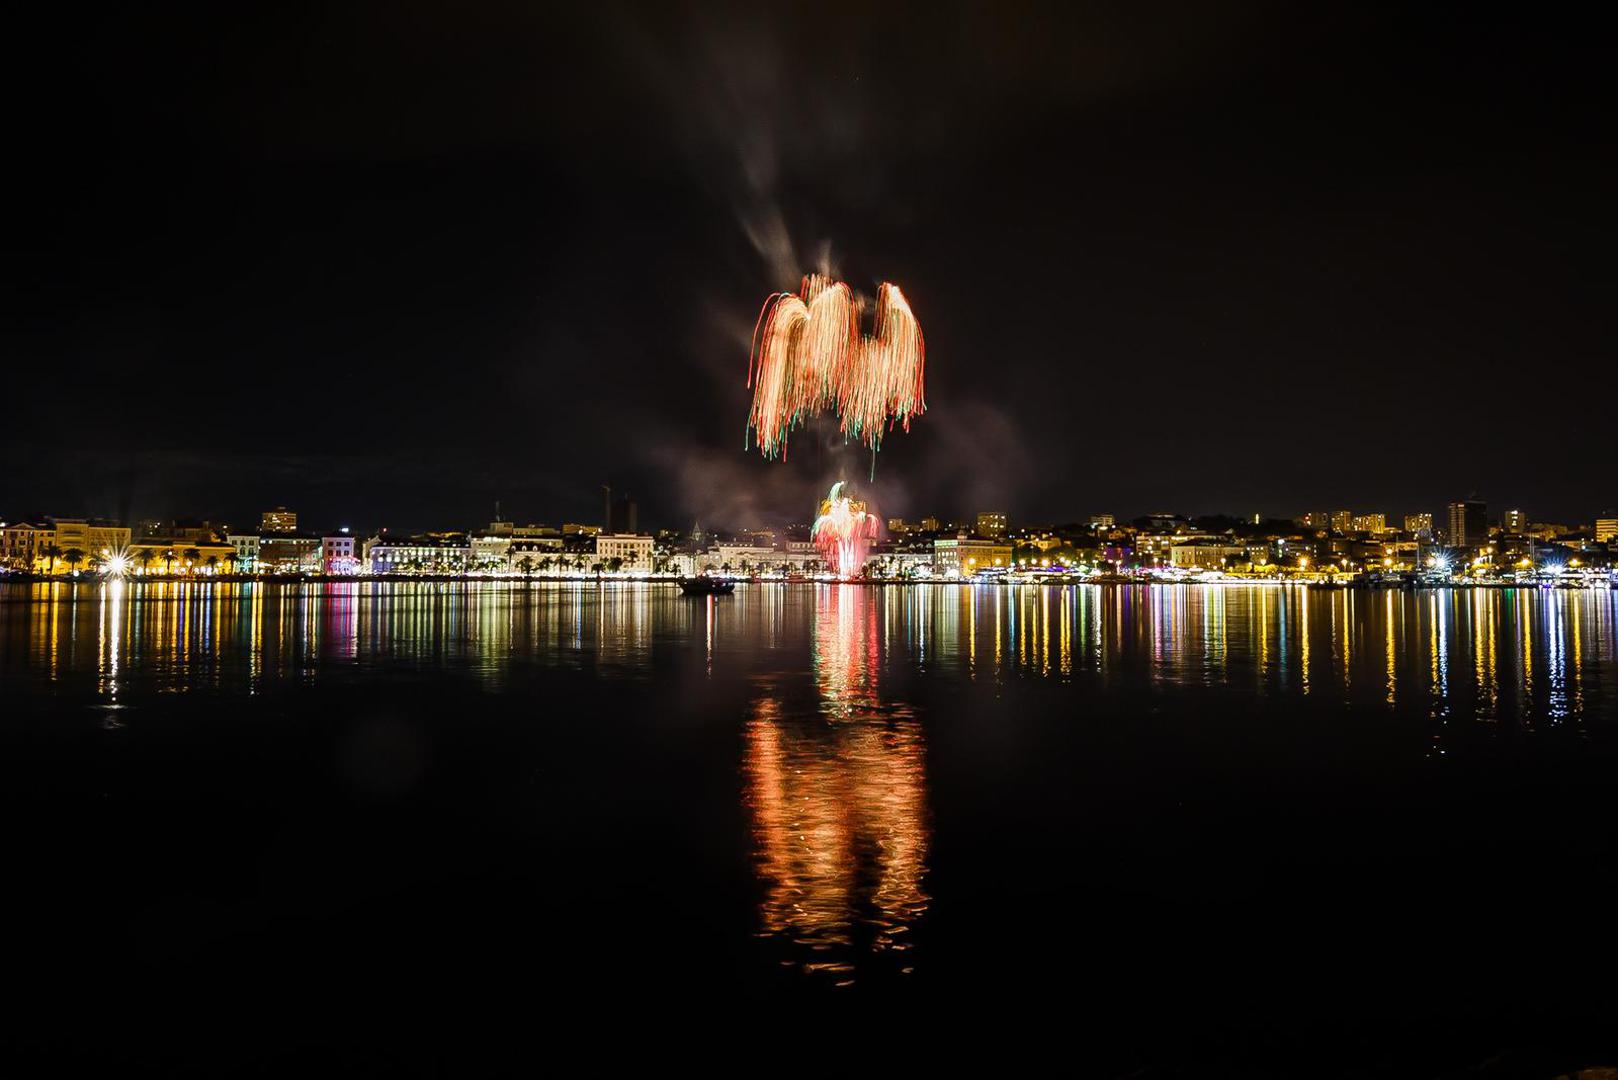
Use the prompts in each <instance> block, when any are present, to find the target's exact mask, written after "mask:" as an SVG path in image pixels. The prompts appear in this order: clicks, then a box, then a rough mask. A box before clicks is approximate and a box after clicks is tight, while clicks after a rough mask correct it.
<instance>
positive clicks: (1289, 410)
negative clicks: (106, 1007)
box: [0, 3, 1618, 529]
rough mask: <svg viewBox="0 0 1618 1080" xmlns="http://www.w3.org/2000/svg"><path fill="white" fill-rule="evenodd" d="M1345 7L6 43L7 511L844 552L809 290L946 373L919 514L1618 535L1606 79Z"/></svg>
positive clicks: (1533, 49)
mask: <svg viewBox="0 0 1618 1080" xmlns="http://www.w3.org/2000/svg"><path fill="white" fill-rule="evenodd" d="M1316 7H1317V5H1296V4H1285V3H1277V4H1273V5H1254V6H1250V7H1248V6H1243V5H1237V4H1224V5H1212V4H1187V5H1184V6H1182V7H1176V6H1162V5H1108V6H1106V7H1100V6H1098V7H1095V8H1088V7H1083V6H1079V5H1069V4H1062V5H1057V6H1053V7H1051V8H1048V9H1034V8H1028V9H1018V8H1016V7H1014V6H1012V5H1006V4H979V5H973V6H970V7H965V8H959V9H956V8H949V7H946V6H942V5H937V4H932V3H927V4H917V5H913V6H903V7H902V6H898V5H889V4H875V5H863V4H862V5H848V6H842V5H836V4H827V3H816V4H812V5H801V6H792V5H784V4H749V5H744V6H738V7H735V8H731V9H721V8H720V7H718V6H715V5H708V4H700V5H699V4H693V5H680V4H658V5H647V6H646V7H645V8H644V9H642V8H638V7H633V6H610V5H594V4H585V5H570V6H569V7H568V8H567V9H561V8H558V9H557V10H554V11H553V10H549V8H550V5H544V4H532V3H523V4H510V5H499V4H487V3H482V4H470V3H469V4H442V5H412V4H397V3H389V4H378V5H375V6H359V7H351V6H347V5H340V4H330V5H309V6H297V7H294V6H290V5H264V6H263V7H262V8H260V9H258V10H257V11H256V13H255V12H254V11H253V10H250V9H249V8H248V7H247V6H246V5H237V4H220V5H211V6H209V7H208V8H199V9H198V10H196V11H195V12H191V13H188V14H186V15H185V16H184V17H181V16H179V15H169V16H163V15H160V14H159V13H158V11H157V9H152V8H130V9H129V10H127V11H126V12H125V13H124V14H123V15H121V16H119V17H116V18H108V17H107V16H104V15H96V14H92V13H91V12H90V11H89V10H87V9H78V8H74V9H72V10H65V9H64V13H63V14H62V15H60V16H59V17H60V18H61V20H62V21H59V22H56V23H55V24H53V25H37V26H33V27H27V28H23V27H13V31H14V33H13V35H12V46H13V49H12V53H13V55H12V56H11V58H10V59H9V60H8V66H9V68H10V70H9V71H8V76H7V78H8V80H9V81H10V82H11V83H12V85H11V86H10V87H8V91H9V92H8V94H7V100H8V102H9V104H10V109H9V110H8V111H9V112H10V113H11V123H10V124H8V129H9V130H8V134H9V139H8V143H9V145H8V154H7V158H8V169H7V171H8V173H9V174H10V179H11V180H12V182H13V184H14V185H16V187H15V188H14V190H13V194H12V196H11V199H10V206H11V213H10V214H9V215H8V219H9V220H8V227H7V229H6V230H5V236H4V240H3V241H0V243H3V244H4V246H5V249H6V250H5V256H6V257H5V274H6V276H7V278H8V279H9V280H8V281H7V282H6V290H5V291H6V297H7V298H6V301H5V303H6V308H7V312H6V317H5V319H4V323H3V325H0V348H3V354H4V357H5V384H4V385H5V401H6V404H7V407H6V409H5V424H4V429H3V433H0V454H3V458H4V461H5V463H6V465H5V467H4V470H3V471H0V518H5V517H10V518H13V519H15V518H17V517H21V516H25V515H30V514H36V513H55V514H60V515H71V514H94V515H106V516H118V517H125V518H129V519H133V518H139V517H167V516H173V515H183V516H188V517H211V518H213V519H215V520H220V519H223V520H227V521H235V522H238V523H242V522H247V523H251V522H254V521H256V517H257V513H258V512H259V511H260V510H261V509H264V508H266V507H268V506H271V505H274V504H277V503H286V504H288V505H291V506H294V507H296V508H297V509H299V510H300V511H302V513H303V515H304V520H305V522H306V523H308V524H309V525H310V526H312V527H316V528H321V527H335V526H337V525H344V524H346V525H351V526H353V527H355V528H356V529H371V528H374V527H377V526H382V525H387V526H391V527H394V528H396V529H399V528H429V527H456V526H466V525H470V524H474V523H481V522H484V521H487V520H488V519H489V518H490V517H491V516H492V515H493V512H494V503H495V501H496V500H497V499H498V500H500V501H501V503H502V506H503V509H504V512H505V516H507V517H511V518H515V519H517V520H519V521H530V520H532V521H549V522H560V521H563V520H578V521H590V522H593V521H596V520H598V519H599V516H600V505H601V498H600V493H599V488H600V485H601V484H603V483H610V484H612V485H613V487H614V488H615V489H617V490H619V491H621V492H623V491H627V492H630V493H632V494H633V495H634V496H635V497H636V499H637V501H638V502H639V503H640V506H641V521H642V524H643V525H671V526H678V527H688V526H689V525H690V524H691V522H692V520H693V519H696V518H701V519H702V521H703V524H705V525H734V526H743V525H748V524H752V523H753V521H754V520H755V519H757V520H759V521H770V520H775V519H778V518H780V517H783V516H784V517H791V518H795V519H806V518H807V517H808V516H809V514H810V513H811V512H812V507H813V501H814V500H815V499H816V498H817V497H818V496H819V494H820V493H821V491H822V490H823V485H824V484H825V483H826V482H828V481H829V480H830V479H833V478H835V477H837V476H839V475H848V476H850V477H858V478H860V479H862V480H863V479H864V477H865V475H866V473H867V471H868V470H869V468H870V461H869V458H868V456H867V455H866V454H864V453H863V452H860V451H856V450H852V449H845V448H843V447H841V445H840V443H839V440H838V438H837V436H836V433H835V431H834V430H832V429H831V428H829V427H827V428H825V429H823V430H818V431H817V430H816V429H814V428H811V429H810V430H808V431H804V432H799V433H798V434H797V435H796V436H795V437H794V440H793V443H792V451H791V457H790V460H789V461H788V463H787V464H785V465H782V464H780V463H771V462H766V461H764V460H763V459H762V458H761V457H759V456H758V454H757V453H756V452H753V453H744V452H743V450H742V443H743V428H744V422H745V417H746V411H747V401H748V393H747V391H746V390H745V388H744V386H743V380H744V377H745V374H746V368H747V339H748V336H749V334H750V332H751V330H752V327H753V322H754V319H755V317H756V316H757V314H758V310H759V306H760V304H761V303H762V302H763V300H764V298H765V297H766V296H767V295H768V294H769V293H770V292H772V291H774V290H777V289H782V288H788V289H791V288H796V285H797V278H798V275H799V274H801V273H802V272H804V271H805V270H811V269H815V268H817V267H821V268H829V269H832V270H834V271H835V272H837V273H839V274H840V275H841V276H843V277H844V278H845V279H847V280H849V281H850V282H851V283H853V284H855V285H857V286H858V287H860V288H861V289H863V290H865V291H867V292H874V289H875V286H876V284H877V283H878V282H880V281H882V280H891V281H894V282H897V283H899V284H900V285H901V286H902V287H903V289H904V291H905V293H906V295H907V296H908V297H909V299H910V301H911V304H912V306H913V308H914V310H915V312H916V314H917V316H918V318H919V319H920V321H921V324H922V327H923V329H924V330H925V332H926V336H927V344H928V404H929V406H930V408H929V411H928V412H927V414H926V415H925V416H924V417H922V418H921V419H920V420H919V421H918V422H917V424H916V426H915V427H914V429H913V430H912V432H911V434H910V435H908V436H906V435H902V434H894V435H892V436H890V437H889V438H888V440H887V442H886V443H885V445H884V448H883V450H882V452H881V455H880V457H879V459H878V461H877V466H876V481H875V483H874V484H872V483H866V485H865V488H866V491H867V492H868V493H869V494H870V495H871V496H872V498H873V500H874V501H875V503H876V504H877V506H878V507H879V509H880V511H881V512H882V513H883V514H884V515H891V514H902V515H905V516H911V517H919V516H922V515H923V514H926V513H929V512H935V513H938V514H940V515H942V516H949V515H952V514H970V513H973V512H975V511H976V510H979V509H987V508H991V507H992V508H1001V509H1007V510H1009V511H1010V512H1011V514H1012V516H1013V519H1014V521H1015V520H1018V519H1020V520H1023V521H1028V520H1047V521H1069V520H1074V519H1081V518H1082V517H1083V516H1085V515H1087V514H1089V513H1091V512H1097V511H1110V512H1113V513H1116V514H1118V515H1119V516H1120V517H1123V516H1127V515H1133V514H1137V513H1143V512H1147V511H1156V510H1173V511H1181V512H1187V513H1203V512H1215V511H1228V512H1231V513H1244V514H1245V513H1253V512H1263V513H1265V514H1275V515H1285V516H1291V515H1294V514H1297V513H1301V512H1303V511H1305V510H1309V509H1315V508H1320V509H1332V508H1337V507H1352V508H1356V509H1362V510H1385V511H1388V512H1389V513H1401V512H1405V511H1409V510H1417V509H1432V510H1437V509H1439V508H1440V507H1441V506H1442V504H1443V502H1444V501H1446V500H1448V499H1451V498H1456V497H1460V496H1464V495H1467V494H1469V493H1474V492H1475V493H1476V494H1477V495H1478V496H1480V497H1482V498H1485V499H1487V500H1488V502H1489V503H1490V507H1491V511H1495V512H1497V511H1498V510H1500V509H1503V508H1505V507H1507V506H1521V507H1523V508H1525V509H1527V510H1528V511H1529V513H1530V515H1531V516H1532V517H1534V518H1535V519H1536V520H1559V519H1571V520H1589V519H1590V518H1591V517H1592V516H1593V515H1594V512H1595V511H1596V510H1598V509H1601V508H1602V507H1604V506H1609V505H1615V504H1618V479H1615V478H1614V463H1615V461H1618V444H1615V436H1614V429H1615V425H1614V423H1613V421H1612V413H1613V400H1614V395H1613V389H1614V377H1613V376H1614V371H1615V370H1618V364H1615V362H1614V356H1613V347H1612V346H1613V319H1612V311H1613V308H1612V300H1613V293H1614V285H1615V271H1614V259H1613V247H1614V245H1613V239H1614V225H1615V221H1614V217H1615V214H1614V210H1613V206H1614V192H1615V191H1618V184H1615V180H1618V176H1615V169H1614V153H1613V146H1614V140H1613V138H1612V119H1611V112H1610V106H1611V89H1612V87H1611V85H1610V81H1611V80H1610V76H1609V74H1608V72H1609V70H1610V68H1611V63H1610V47H1611V46H1610V40H1609V39H1608V37H1607V36H1606V35H1605V34H1604V33H1603V32H1600V31H1599V30H1598V28H1596V27H1594V26H1581V25H1578V24H1577V23H1575V22H1573V21H1564V22H1559V23H1554V24H1553V23H1551V22H1549V21H1548V20H1549V18H1550V16H1549V14H1548V13H1546V12H1540V11H1538V9H1530V8H1521V7H1519V8H1516V9H1510V11H1509V14H1511V15H1513V16H1515V17H1514V18H1505V17H1501V16H1497V15H1495V14H1493V13H1492V11H1489V10H1488V9H1487V8H1486V7H1476V6H1473V7H1465V8H1457V9H1455V10H1454V11H1451V12H1438V11H1432V12H1428V13H1425V14H1419V13H1412V12H1408V11H1407V12H1399V11H1390V12H1384V13H1375V12H1368V11H1366V10H1364V9H1363V7H1362V6H1361V5H1344V6H1343V7H1342V8H1341V9H1340V10H1338V11H1336V12H1329V11H1326V10H1325V9H1324V8H1322V9H1320V10H1314V9H1315V8H1316ZM1108 8H1111V9H1112V10H1108ZM1301 9H1310V10H1301ZM1530 15H1542V16H1545V17H1544V18H1540V19H1537V20H1534V21H1527V18H1528V16H1530ZM1563 17H1564V18H1567V16H1565V15H1564V16H1563ZM1489 20H1495V21H1489Z"/></svg>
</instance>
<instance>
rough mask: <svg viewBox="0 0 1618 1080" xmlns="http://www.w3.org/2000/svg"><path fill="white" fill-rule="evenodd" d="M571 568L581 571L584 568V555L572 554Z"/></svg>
mask: <svg viewBox="0 0 1618 1080" xmlns="http://www.w3.org/2000/svg"><path fill="white" fill-rule="evenodd" d="M573 569H575V570H578V571H581V572H582V571H583V570H584V556H583V555H575V556H573Z"/></svg>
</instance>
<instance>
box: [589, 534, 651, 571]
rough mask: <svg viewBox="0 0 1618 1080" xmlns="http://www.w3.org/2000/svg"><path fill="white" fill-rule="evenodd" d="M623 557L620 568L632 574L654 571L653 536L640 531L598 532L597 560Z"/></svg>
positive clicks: (606, 560) (607, 560)
mask: <svg viewBox="0 0 1618 1080" xmlns="http://www.w3.org/2000/svg"><path fill="white" fill-rule="evenodd" d="M612 559H621V560H622V563H621V565H620V566H619V568H618V569H619V570H620V571H622V572H624V573H630V574H649V573H651V572H652V538H651V537H650V536H642V535H640V534H638V533H598V534H597V535H596V561H597V562H603V563H605V562H609V561H610V560H612Z"/></svg>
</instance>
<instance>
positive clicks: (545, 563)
mask: <svg viewBox="0 0 1618 1080" xmlns="http://www.w3.org/2000/svg"><path fill="white" fill-rule="evenodd" d="M472 556H473V559H474V561H476V560H478V559H479V558H480V556H479V555H478V549H477V541H475V540H474V541H473V546H472ZM525 562H526V569H525V568H524V566H525ZM505 569H507V570H509V571H511V572H512V573H514V574H520V573H528V572H532V571H534V570H540V571H548V570H552V569H555V570H570V569H573V563H572V561H571V559H570V558H569V557H568V556H567V555H566V553H565V552H563V550H562V538H561V537H560V536H531V537H524V538H522V539H513V540H512V541H511V543H510V544H508V545H507V547H506V552H505Z"/></svg>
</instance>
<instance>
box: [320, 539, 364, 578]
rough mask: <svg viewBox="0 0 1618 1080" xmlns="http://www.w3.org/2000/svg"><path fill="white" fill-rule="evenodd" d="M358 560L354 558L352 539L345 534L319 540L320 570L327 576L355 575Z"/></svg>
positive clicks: (357, 571)
mask: <svg viewBox="0 0 1618 1080" xmlns="http://www.w3.org/2000/svg"><path fill="white" fill-rule="evenodd" d="M359 565H360V564H359V559H357V558H355V557H354V538H353V537H352V536H350V535H348V533H346V532H340V533H337V534H336V535H333V536H323V537H321V538H320V568H321V570H323V571H325V572H326V573H328V574H357V573H359Z"/></svg>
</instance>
